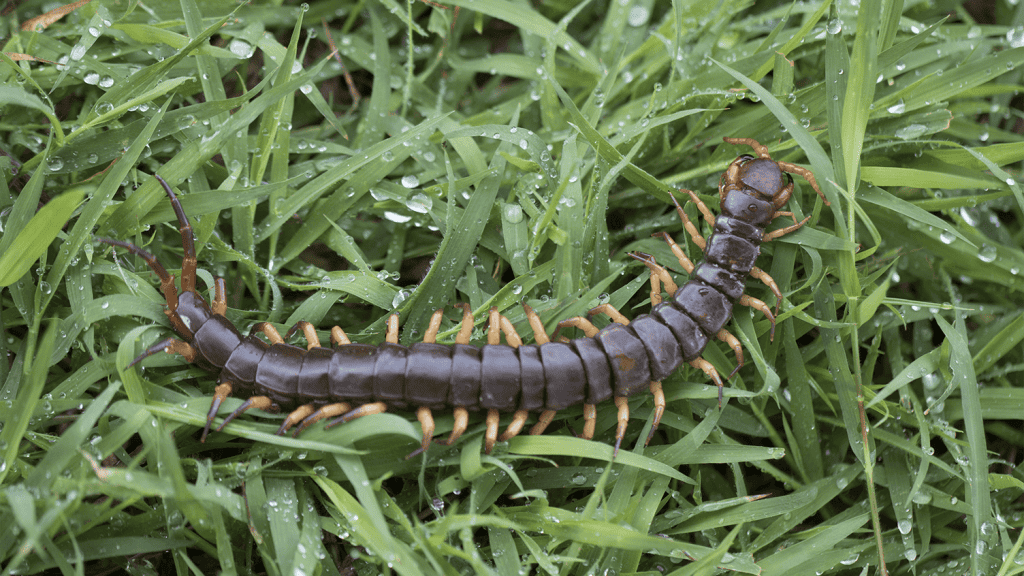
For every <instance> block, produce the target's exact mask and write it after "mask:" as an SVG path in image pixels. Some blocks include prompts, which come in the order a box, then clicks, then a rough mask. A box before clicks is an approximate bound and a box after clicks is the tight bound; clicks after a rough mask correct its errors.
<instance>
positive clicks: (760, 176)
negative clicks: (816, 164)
mask: <svg viewBox="0 0 1024 576" xmlns="http://www.w3.org/2000/svg"><path fill="white" fill-rule="evenodd" d="M724 140H725V141H726V142H728V143H729V144H746V145H748V146H750V147H751V148H753V149H754V152H756V153H757V156H756V157H755V156H751V155H749V154H744V155H742V156H740V157H739V158H737V159H736V160H733V162H732V164H730V165H729V168H728V169H727V170H726V171H725V173H724V174H722V179H721V182H720V184H719V187H718V189H719V194H720V195H721V198H722V200H723V201H724V200H725V197H726V196H727V195H728V194H729V192H731V191H733V190H736V189H742V190H744V191H746V192H747V193H748V194H750V193H752V194H753V195H754V196H755V197H756V198H758V199H759V200H763V201H766V202H771V203H772V205H773V206H774V207H775V210H781V209H782V207H783V206H785V205H786V202H789V197H790V196H791V195H792V194H793V177H792V176H790V174H796V175H798V176H801V177H803V178H804V179H805V180H807V182H808V183H809V184H810V185H811V187H813V188H814V191H815V192H817V193H818V195H819V196H821V199H822V200H824V201H825V205H826V206H828V205H829V202H828V199H826V198H825V194H824V193H822V191H821V188H819V187H818V183H817V181H815V179H814V174H813V173H811V171H810V170H808V169H806V168H802V167H800V166H796V165H795V164H790V163H788V162H776V161H775V160H772V157H771V154H769V153H768V148H767V147H766V146H764V145H763V144H761V143H760V142H758V141H757V140H754V139H753V138H724ZM783 175H785V182H783Z"/></svg>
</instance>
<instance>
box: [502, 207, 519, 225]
mask: <svg viewBox="0 0 1024 576" xmlns="http://www.w3.org/2000/svg"><path fill="white" fill-rule="evenodd" d="M501 215H502V217H503V218H504V219H505V221H506V222H508V223H510V224H518V223H520V222H522V221H523V209H522V207H520V206H519V205H518V204H506V205H505V207H504V208H503V209H502V212H501Z"/></svg>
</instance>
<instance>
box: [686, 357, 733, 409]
mask: <svg viewBox="0 0 1024 576" xmlns="http://www.w3.org/2000/svg"><path fill="white" fill-rule="evenodd" d="M690 366H693V367H694V368H699V369H701V370H703V371H704V374H706V375H707V377H708V378H710V379H711V380H712V381H713V382H714V383H715V385H716V386H718V405H719V406H721V405H722V398H723V395H724V390H725V382H722V377H721V376H719V375H718V370H715V367H714V366H712V365H711V362H708V361H707V360H705V359H703V358H695V359H693V360H690Z"/></svg>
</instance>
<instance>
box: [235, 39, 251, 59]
mask: <svg viewBox="0 0 1024 576" xmlns="http://www.w3.org/2000/svg"><path fill="white" fill-rule="evenodd" d="M228 50H230V51H231V53H232V54H234V55H235V56H238V57H239V58H251V57H252V54H253V52H255V51H256V49H255V48H253V47H252V44H249V43H248V42H246V41H245V40H241V39H239V38H235V39H233V40H232V41H231V42H229V43H228Z"/></svg>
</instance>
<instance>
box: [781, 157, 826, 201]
mask: <svg viewBox="0 0 1024 576" xmlns="http://www.w3.org/2000/svg"><path fill="white" fill-rule="evenodd" d="M776 164H778V165H779V170H782V171H783V172H789V173H790V174H796V175H797V176H800V177H801V178H803V179H804V180H807V183H808V184H810V185H811V188H814V191H815V192H817V193H818V196H821V199H822V201H824V202H825V205H826V206H831V204H829V201H828V199H827V198H825V193H824V192H822V191H821V188H819V187H818V181H817V180H815V179H814V173H813V172H811V171H810V170H808V169H807V168H804V167H802V166H797V165H796V164H790V163H789V162H776ZM779 206H780V207H781V205H779Z"/></svg>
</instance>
